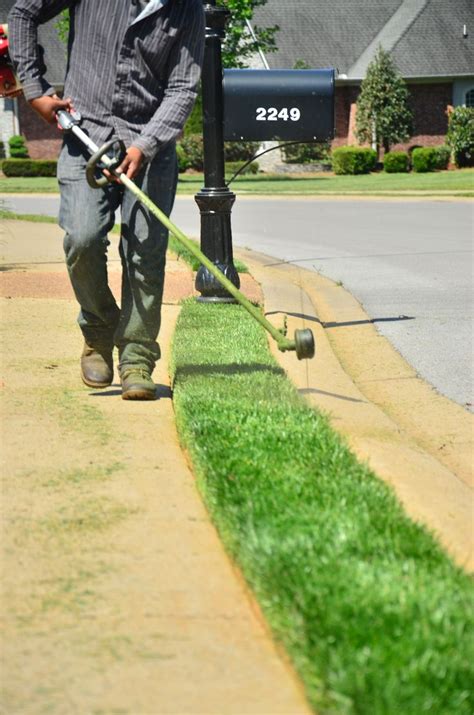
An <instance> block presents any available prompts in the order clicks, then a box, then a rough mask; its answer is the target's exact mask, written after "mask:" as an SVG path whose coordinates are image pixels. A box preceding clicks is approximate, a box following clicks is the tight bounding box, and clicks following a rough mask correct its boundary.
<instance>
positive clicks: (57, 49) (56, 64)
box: [0, 0, 67, 88]
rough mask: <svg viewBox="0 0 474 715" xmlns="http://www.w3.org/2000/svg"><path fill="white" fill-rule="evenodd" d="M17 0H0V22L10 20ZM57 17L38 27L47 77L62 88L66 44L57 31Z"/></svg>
mask: <svg viewBox="0 0 474 715" xmlns="http://www.w3.org/2000/svg"><path fill="white" fill-rule="evenodd" d="M14 4H15V0H0V24H1V23H6V22H8V13H9V12H10V10H11V9H12V7H13V5H14ZM56 22H57V18H54V19H53V20H50V21H49V22H47V23H45V24H44V25H40V27H39V28H38V43H39V44H40V45H41V46H42V47H43V48H44V63H45V65H46V70H47V71H46V75H45V76H46V79H47V80H48V82H49V83H50V84H51V85H52V86H53V87H57V88H60V87H62V86H63V84H64V77H65V75H66V61H67V57H66V54H67V53H66V46H65V45H64V44H63V43H62V42H61V40H60V39H59V37H58V33H57V32H56V28H55V25H56Z"/></svg>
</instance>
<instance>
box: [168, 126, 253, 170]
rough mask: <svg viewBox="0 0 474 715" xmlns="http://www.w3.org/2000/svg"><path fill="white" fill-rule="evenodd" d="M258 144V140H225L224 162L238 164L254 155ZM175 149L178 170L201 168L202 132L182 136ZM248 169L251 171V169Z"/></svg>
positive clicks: (202, 162) (202, 155) (202, 157)
mask: <svg viewBox="0 0 474 715" xmlns="http://www.w3.org/2000/svg"><path fill="white" fill-rule="evenodd" d="M258 146H259V145H258V142H226V143H225V145H224V154H225V159H226V163H236V164H238V165H239V166H240V165H241V164H243V163H244V162H246V161H248V160H249V159H251V158H252V157H253V156H254V154H255V153H256V152H257V151H258ZM176 151H177V155H178V167H179V171H180V172H183V171H186V169H194V170H195V171H202V170H203V168H204V149H203V139H202V134H188V135H187V136H184V137H183V138H182V139H181V140H180V141H179V142H178V144H177V147H176ZM249 171H252V169H250V170H249ZM247 173H248V172H247Z"/></svg>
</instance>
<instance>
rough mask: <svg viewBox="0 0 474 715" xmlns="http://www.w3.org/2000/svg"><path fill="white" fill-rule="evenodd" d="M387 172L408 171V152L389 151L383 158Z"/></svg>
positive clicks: (398, 172) (402, 172)
mask: <svg viewBox="0 0 474 715" xmlns="http://www.w3.org/2000/svg"><path fill="white" fill-rule="evenodd" d="M383 169H384V171H386V172H387V174H405V173H406V172H407V171H408V154H407V153H406V152H404V151H389V152H387V153H386V154H385V156H384V158H383Z"/></svg>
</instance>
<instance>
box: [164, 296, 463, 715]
mask: <svg viewBox="0 0 474 715" xmlns="http://www.w3.org/2000/svg"><path fill="white" fill-rule="evenodd" d="M171 370H172V378H173V380H174V405H175V412H176V420H177V427H178V432H179V435H180V439H181V442H182V446H183V447H184V449H185V450H186V451H187V452H188V454H189V456H190V459H191V463H192V465H193V469H194V472H195V475H196V478H197V482H198V487H199V489H200V491H201V493H202V495H203V498H204V501H205V504H206V506H207V508H208V510H209V513H210V515H211V517H212V519H213V521H214V523H215V525H216V527H217V529H218V531H219V533H220V535H221V538H222V540H223V542H224V545H225V546H226V548H227V550H228V552H229V553H230V555H231V556H232V558H233V559H235V561H236V562H237V564H238V565H239V567H240V568H241V570H242V572H243V575H244V577H245V579H246V580H247V582H248V584H249V585H250V587H251V588H252V589H253V591H254V593H255V595H256V597H257V599H258V601H259V603H260V606H261V607H262V610H263V612H264V614H265V616H266V618H267V620H268V622H269V624H270V626H271V628H272V630H273V633H274V636H275V638H276V639H277V640H278V641H280V642H282V643H283V645H284V646H285V648H286V650H287V652H288V654H289V655H290V658H291V659H292V661H293V664H294V666H295V668H296V670H297V671H298V673H299V675H300V677H301V678H302V680H303V682H304V685H305V688H306V693H307V696H308V698H309V701H310V702H311V704H312V705H313V706H314V707H315V709H316V710H317V711H318V712H320V713H329V712H330V713H360V714H361V715H362V714H364V715H368V714H370V713H376V714H378V713H387V714H388V713H404V714H409V713H413V714H415V713H417V714H418V713H423V712H433V713H437V714H439V713H446V715H448V713H450V714H452V713H454V712H456V713H458V714H462V713H466V715H467V713H470V712H472V709H473V702H472V700H470V698H472V693H471V692H470V683H472V682H473V678H472V675H473V673H472V665H471V664H472V662H474V657H473V656H474V654H473V649H472V638H470V633H472V625H473V623H472V621H473V617H472V583H471V580H470V578H469V576H468V575H467V574H465V573H464V572H463V571H462V570H461V569H460V568H458V567H457V566H455V565H454V563H453V562H452V561H451V560H450V558H449V557H448V556H447V554H446V553H445V552H444V551H443V549H442V548H441V547H440V545H439V544H438V543H437V542H436V540H435V539H434V537H433V536H432V535H431V534H430V533H429V531H428V530H427V529H426V528H425V527H423V526H421V525H419V524H417V523H415V522H414V521H412V520H411V519H410V518H409V517H408V516H407V515H406V514H405V512H404V510H403V508H402V506H401V505H400V503H399V502H398V500H397V498H396V497H395V494H394V492H393V491H392V490H391V488H390V487H389V486H387V485H386V484H385V483H383V482H382V481H381V480H380V479H378V478H377V477H376V476H375V475H374V474H373V473H372V472H371V471H370V469H369V468H368V467H367V466H365V465H363V464H361V463H359V462H358V461H357V459H356V458H355V457H354V455H353V454H352V453H351V452H350V450H349V449H348V447H347V446H346V444H345V443H344V441H343V439H342V438H341V437H340V436H338V435H336V434H335V432H334V431H333V430H332V428H331V427H330V426H329V422H328V420H327V419H326V417H325V416H324V415H322V414H320V413H318V412H316V411H315V410H313V409H311V408H310V407H308V406H307V405H306V404H305V403H304V402H303V400H302V399H301V397H300V396H299V394H298V393H297V391H296V389H295V388H294V387H293V386H292V385H291V384H290V382H289V381H288V380H287V379H286V377H285V375H284V372H283V370H282V369H281V368H280V367H279V366H278V365H277V364H276V362H275V361H274V359H273V357H272V356H271V354H270V352H269V349H268V345H267V341H266V337H265V333H264V331H263V330H262V329H261V328H260V326H259V325H257V324H256V323H255V321H253V320H252V319H251V318H250V316H248V315H247V313H245V311H244V310H243V309H241V308H240V307H239V306H233V305H229V306H222V305H220V306H213V305H202V304H198V303H194V302H186V303H185V304H184V305H183V308H182V312H181V314H180V317H179V319H178V324H177V329H176V333H175V337H174V343H173V351H172V360H171Z"/></svg>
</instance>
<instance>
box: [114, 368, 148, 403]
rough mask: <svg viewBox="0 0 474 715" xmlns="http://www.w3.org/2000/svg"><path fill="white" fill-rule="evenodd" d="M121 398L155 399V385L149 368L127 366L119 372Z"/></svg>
mask: <svg viewBox="0 0 474 715" xmlns="http://www.w3.org/2000/svg"><path fill="white" fill-rule="evenodd" d="M120 377H121V380H122V400H155V399H156V385H155V383H154V382H153V380H152V379H151V375H150V372H149V370H147V369H146V368H144V367H128V368H125V369H124V370H122V372H121V374H120Z"/></svg>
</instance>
